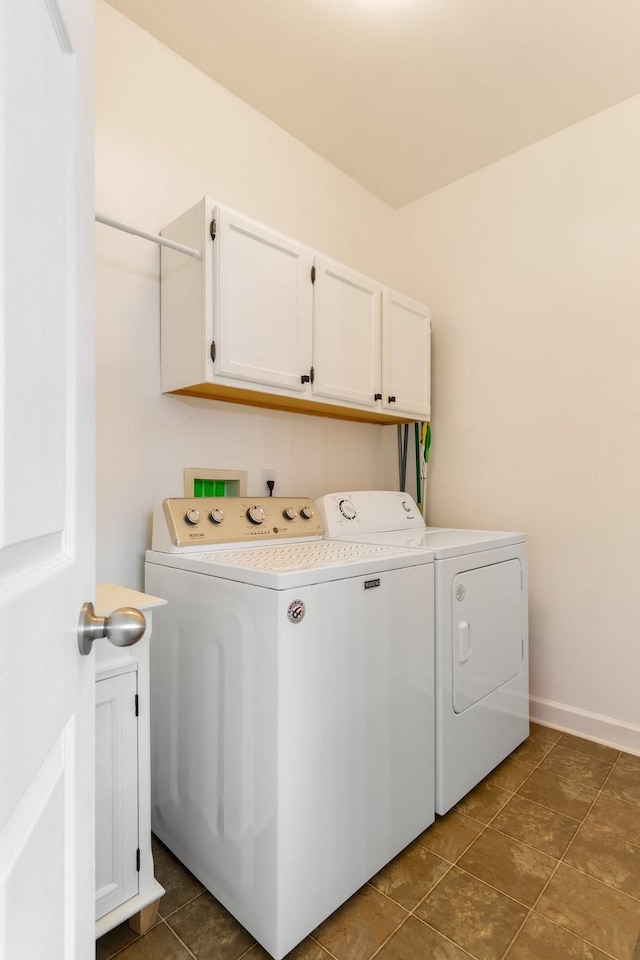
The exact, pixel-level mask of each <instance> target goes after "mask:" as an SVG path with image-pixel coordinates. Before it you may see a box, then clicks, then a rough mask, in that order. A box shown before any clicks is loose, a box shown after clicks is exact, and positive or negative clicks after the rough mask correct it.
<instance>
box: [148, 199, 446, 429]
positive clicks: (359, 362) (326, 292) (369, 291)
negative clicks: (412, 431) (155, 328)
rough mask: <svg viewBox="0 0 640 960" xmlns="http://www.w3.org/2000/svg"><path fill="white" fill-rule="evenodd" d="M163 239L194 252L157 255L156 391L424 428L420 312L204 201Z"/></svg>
mask: <svg viewBox="0 0 640 960" xmlns="http://www.w3.org/2000/svg"><path fill="white" fill-rule="evenodd" d="M162 236H163V237H166V238H167V239H170V240H173V241H175V242H177V243H179V244H182V245H183V246H185V247H189V248H197V249H198V250H200V251H201V252H202V259H201V260H197V259H193V258H190V257H188V256H185V254H184V253H180V252H178V251H174V250H171V249H169V248H165V247H163V248H162V251H161V260H160V264H161V284H160V321H161V354H162V389H163V390H164V391H165V392H175V393H184V394H188V395H191V396H201V397H212V398H215V399H219V400H229V401H233V402H236V403H248V404H253V405H255V406H265V407H274V408H279V409H284V410H295V411H299V412H302V413H312V414H317V415H320V416H330V417H343V418H345V419H350V420H365V421H369V422H371V423H399V422H403V421H407V420H422V419H426V418H428V416H429V392H430V387H429V338H430V321H429V311H428V309H427V308H426V307H424V306H422V304H419V303H416V302H415V301H413V300H409V299H408V298H407V297H403V296H401V295H399V294H396V293H393V292H392V291H389V290H387V289H386V288H384V287H382V285H381V284H379V283H377V282H376V281H374V280H371V279H370V278H369V277H365V276H363V275H362V274H360V273H356V272H355V271H354V270H351V269H349V268H348V267H345V266H343V265H342V264H340V263H336V262H335V261H333V260H329V259H328V258H326V257H323V256H321V255H319V254H318V253H316V252H315V251H313V250H311V249H309V248H308V247H305V246H304V245H303V244H300V243H298V242H296V241H295V240H291V239H290V238H289V237H286V236H284V235H283V234H281V233H277V232H276V231H275V230H271V229H270V228H269V227H265V226H263V225H262V224H260V223H256V221H254V220H250V219H249V218H248V217H245V216H243V215H241V214H238V213H236V212H235V211H234V210H230V209H228V208H227V207H225V206H223V205H221V204H217V203H215V202H214V201H213V200H210V199H208V198H207V197H205V198H204V199H203V200H201V201H200V203H198V204H196V205H195V206H194V207H192V208H191V209H190V210H187V212H186V213H184V214H182V216H180V217H178V218H177V220H174V222H173V223H171V224H169V226H168V227H166V228H165V229H164V230H163V231H162ZM312 267H313V271H312ZM312 273H313V279H312ZM390 398H395V399H390Z"/></svg>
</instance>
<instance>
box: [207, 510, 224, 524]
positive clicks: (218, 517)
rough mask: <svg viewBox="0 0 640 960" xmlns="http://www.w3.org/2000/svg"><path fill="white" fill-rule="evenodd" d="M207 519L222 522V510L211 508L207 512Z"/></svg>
mask: <svg viewBox="0 0 640 960" xmlns="http://www.w3.org/2000/svg"><path fill="white" fill-rule="evenodd" d="M209 519H210V520H211V522H212V523H222V521H223V520H224V510H219V509H216V510H212V511H211V513H210V514H209Z"/></svg>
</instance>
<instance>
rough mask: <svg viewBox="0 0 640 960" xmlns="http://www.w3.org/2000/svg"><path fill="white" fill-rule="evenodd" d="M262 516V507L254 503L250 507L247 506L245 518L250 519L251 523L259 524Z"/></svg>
mask: <svg viewBox="0 0 640 960" xmlns="http://www.w3.org/2000/svg"><path fill="white" fill-rule="evenodd" d="M264 518H265V512H264V509H263V508H262V507H259V506H257V505H256V504H254V505H253V506H252V507H249V509H248V510H247V520H250V521H251V523H256V524H260V523H262V522H263V521H264Z"/></svg>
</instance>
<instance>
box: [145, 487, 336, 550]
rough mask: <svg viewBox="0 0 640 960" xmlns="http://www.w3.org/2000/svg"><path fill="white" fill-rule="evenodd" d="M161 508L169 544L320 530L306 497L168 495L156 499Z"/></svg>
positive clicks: (302, 534) (156, 538)
mask: <svg viewBox="0 0 640 960" xmlns="http://www.w3.org/2000/svg"><path fill="white" fill-rule="evenodd" d="M162 513H163V515H164V520H165V522H166V529H167V531H168V535H169V541H170V543H171V545H172V546H173V547H174V548H175V547H193V546H202V547H206V546H212V545H215V544H217V543H243V542H244V543H247V542H250V541H252V542H255V541H257V540H262V539H264V540H285V539H287V538H288V537H321V536H322V535H323V534H324V526H323V524H322V521H321V519H320V517H319V516H318V514H317V512H316V507H315V504H314V502H313V500H310V499H309V498H308V497H256V498H254V499H248V498H246V497H171V498H169V499H167V500H163V501H162ZM155 527H156V523H155V520H154V535H153V540H154V549H164V548H163V547H162V546H160V542H161V541H162V540H163V539H164V538H163V537H162V536H161V535H160V533H159V532H158V531H156V529H155ZM156 543H158V545H157V546H156V545H155V544H156Z"/></svg>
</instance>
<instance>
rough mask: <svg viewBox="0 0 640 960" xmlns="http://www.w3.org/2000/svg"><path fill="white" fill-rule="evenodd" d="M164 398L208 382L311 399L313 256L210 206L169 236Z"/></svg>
mask: <svg viewBox="0 0 640 960" xmlns="http://www.w3.org/2000/svg"><path fill="white" fill-rule="evenodd" d="M162 236H163V237H166V238H167V239H170V240H174V241H176V242H178V243H181V244H183V245H185V246H189V247H195V248H197V249H199V250H201V251H202V260H201V261H198V260H194V259H190V258H189V257H187V256H185V255H184V254H182V253H178V252H176V251H173V250H170V249H167V248H163V249H162V254H161V288H160V317H161V343H162V389H163V390H180V389H185V388H187V387H192V386H196V385H198V384H206V383H222V384H225V383H226V384H231V385H233V384H234V383H235V385H236V386H242V385H246V386H248V387H251V386H252V385H253V384H261V385H264V386H269V387H275V388H278V389H280V390H284V391H287V392H293V393H298V394H300V393H304V392H305V391H308V389H309V388H308V386H307V382H308V381H306V380H303V377H308V376H309V371H310V368H311V310H312V287H311V280H310V270H311V253H310V251H309V250H308V249H307V248H306V247H303V246H302V245H301V244H299V243H296V242H295V241H294V240H290V239H289V238H288V237H285V236H283V235H282V234H279V233H277V232H276V231H275V230H269V229H268V228H267V227H263V226H262V225H261V224H258V223H256V222H255V221H253V220H250V219H248V218H247V217H242V216H240V215H239V214H236V213H234V212H233V211H230V210H227V209H225V208H224V207H220V206H218V205H214V203H213V202H212V201H211V200H208V199H207V198H204V199H203V200H202V201H200V203H199V204H197V205H196V206H195V207H192V208H191V210H188V211H187V212H186V213H184V214H183V215H182V216H181V217H178V219H177V220H174V222H173V223H171V224H169V226H168V227H166V228H165V229H164V230H163V231H162Z"/></svg>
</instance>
